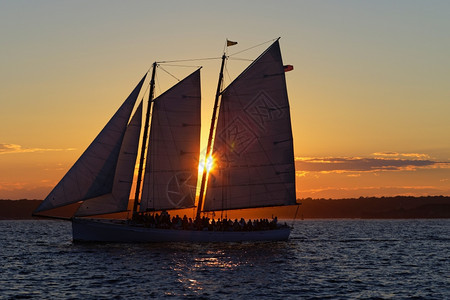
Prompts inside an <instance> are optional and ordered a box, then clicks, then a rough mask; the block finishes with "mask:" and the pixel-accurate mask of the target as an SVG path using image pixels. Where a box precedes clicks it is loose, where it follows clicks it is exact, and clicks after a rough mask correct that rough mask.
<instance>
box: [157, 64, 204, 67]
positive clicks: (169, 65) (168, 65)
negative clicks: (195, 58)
mask: <svg viewBox="0 0 450 300" xmlns="http://www.w3.org/2000/svg"><path fill="white" fill-rule="evenodd" d="M164 66H166V67H186V68H201V67H202V66H198V65H171V64H164Z"/></svg>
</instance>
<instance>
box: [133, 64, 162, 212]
mask: <svg viewBox="0 0 450 300" xmlns="http://www.w3.org/2000/svg"><path fill="white" fill-rule="evenodd" d="M156 66H157V65H156V61H155V62H154V63H153V70H152V78H151V80H150V93H149V95H148V105H147V113H146V115H145V126H144V136H143V138H142V146H141V157H140V159H139V171H138V177H137V182H136V192H135V194H134V204H133V216H134V215H135V214H136V213H137V210H138V205H139V194H140V189H141V181H142V172H143V170H144V158H145V147H146V146H147V135H148V127H149V123H150V112H151V106H152V103H153V101H152V100H153V95H154V90H155V75H156Z"/></svg>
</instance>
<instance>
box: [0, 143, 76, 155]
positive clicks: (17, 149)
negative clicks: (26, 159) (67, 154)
mask: <svg viewBox="0 0 450 300" xmlns="http://www.w3.org/2000/svg"><path fill="white" fill-rule="evenodd" d="M73 150H76V149H75V148H67V149H48V148H47V149H46V148H22V146H21V145H17V144H0V155H1V154H12V153H33V152H49V151H73Z"/></svg>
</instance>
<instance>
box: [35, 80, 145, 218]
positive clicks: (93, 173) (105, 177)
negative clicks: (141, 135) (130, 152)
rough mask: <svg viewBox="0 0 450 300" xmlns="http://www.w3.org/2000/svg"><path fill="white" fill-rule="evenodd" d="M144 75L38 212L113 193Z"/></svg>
mask: <svg viewBox="0 0 450 300" xmlns="http://www.w3.org/2000/svg"><path fill="white" fill-rule="evenodd" d="M145 77H146V76H145V75H144V77H143V78H142V80H141V81H140V82H139V83H138V85H137V86H136V87H135V88H134V90H133V91H132V92H131V94H130V95H129V96H128V98H127V99H126V100H125V102H124V103H123V104H122V105H121V107H120V108H119V109H118V110H117V112H116V113H115V114H114V116H113V117H112V118H111V119H110V120H109V122H108V123H107V124H106V126H105V127H104V128H103V130H102V131H101V132H100V133H99V134H98V135H97V137H96V138H95V139H94V141H93V142H92V143H91V144H90V145H89V147H88V148H87V149H86V150H85V151H84V153H83V154H82V155H81V156H80V158H79V159H78V160H77V161H76V162H75V164H74V165H73V166H72V168H70V170H69V171H68V172H67V173H66V175H64V177H63V178H62V179H61V181H60V182H59V183H58V184H57V185H56V187H55V188H54V189H53V190H52V191H51V192H50V194H49V195H48V196H47V197H46V198H45V199H44V201H43V202H42V203H41V205H40V206H39V207H38V208H37V209H36V210H35V213H37V212H41V211H45V210H49V209H52V208H56V207H60V206H64V205H68V204H72V203H76V202H78V201H82V200H86V199H90V198H94V197H98V196H101V195H104V194H107V193H111V191H112V186H113V179H114V174H115V170H116V164H117V159H118V157H119V152H120V148H121V145H122V140H123V137H124V134H125V130H126V128H127V124H128V121H129V119H130V115H131V112H132V111H133V108H134V105H135V103H136V99H137V97H138V95H139V92H140V90H141V87H142V84H143V83H144V80H145Z"/></svg>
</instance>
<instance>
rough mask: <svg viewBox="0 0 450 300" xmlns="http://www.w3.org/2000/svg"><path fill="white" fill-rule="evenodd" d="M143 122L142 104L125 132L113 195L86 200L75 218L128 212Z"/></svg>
mask: <svg viewBox="0 0 450 300" xmlns="http://www.w3.org/2000/svg"><path fill="white" fill-rule="evenodd" d="M141 121H142V102H141V103H140V104H139V106H138V108H137V109H136V112H135V113H134V115H133V118H132V119H131V121H130V123H129V124H128V127H127V130H126V131H125V136H124V138H123V143H122V146H121V148H120V154H119V158H118V160H117V167H116V172H115V175H114V182H113V186H112V190H111V193H108V194H105V195H102V196H99V197H96V198H92V199H88V200H85V201H84V202H83V204H81V206H80V207H79V208H78V211H77V212H76V213H75V216H77V217H81V216H92V215H99V214H109V213H115V212H122V211H126V210H127V207H128V202H129V199H130V190H131V185H132V183H133V175H134V169H135V164H136V156H137V149H138V146H139V137H140V132H141V123H142V122H141Z"/></svg>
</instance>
